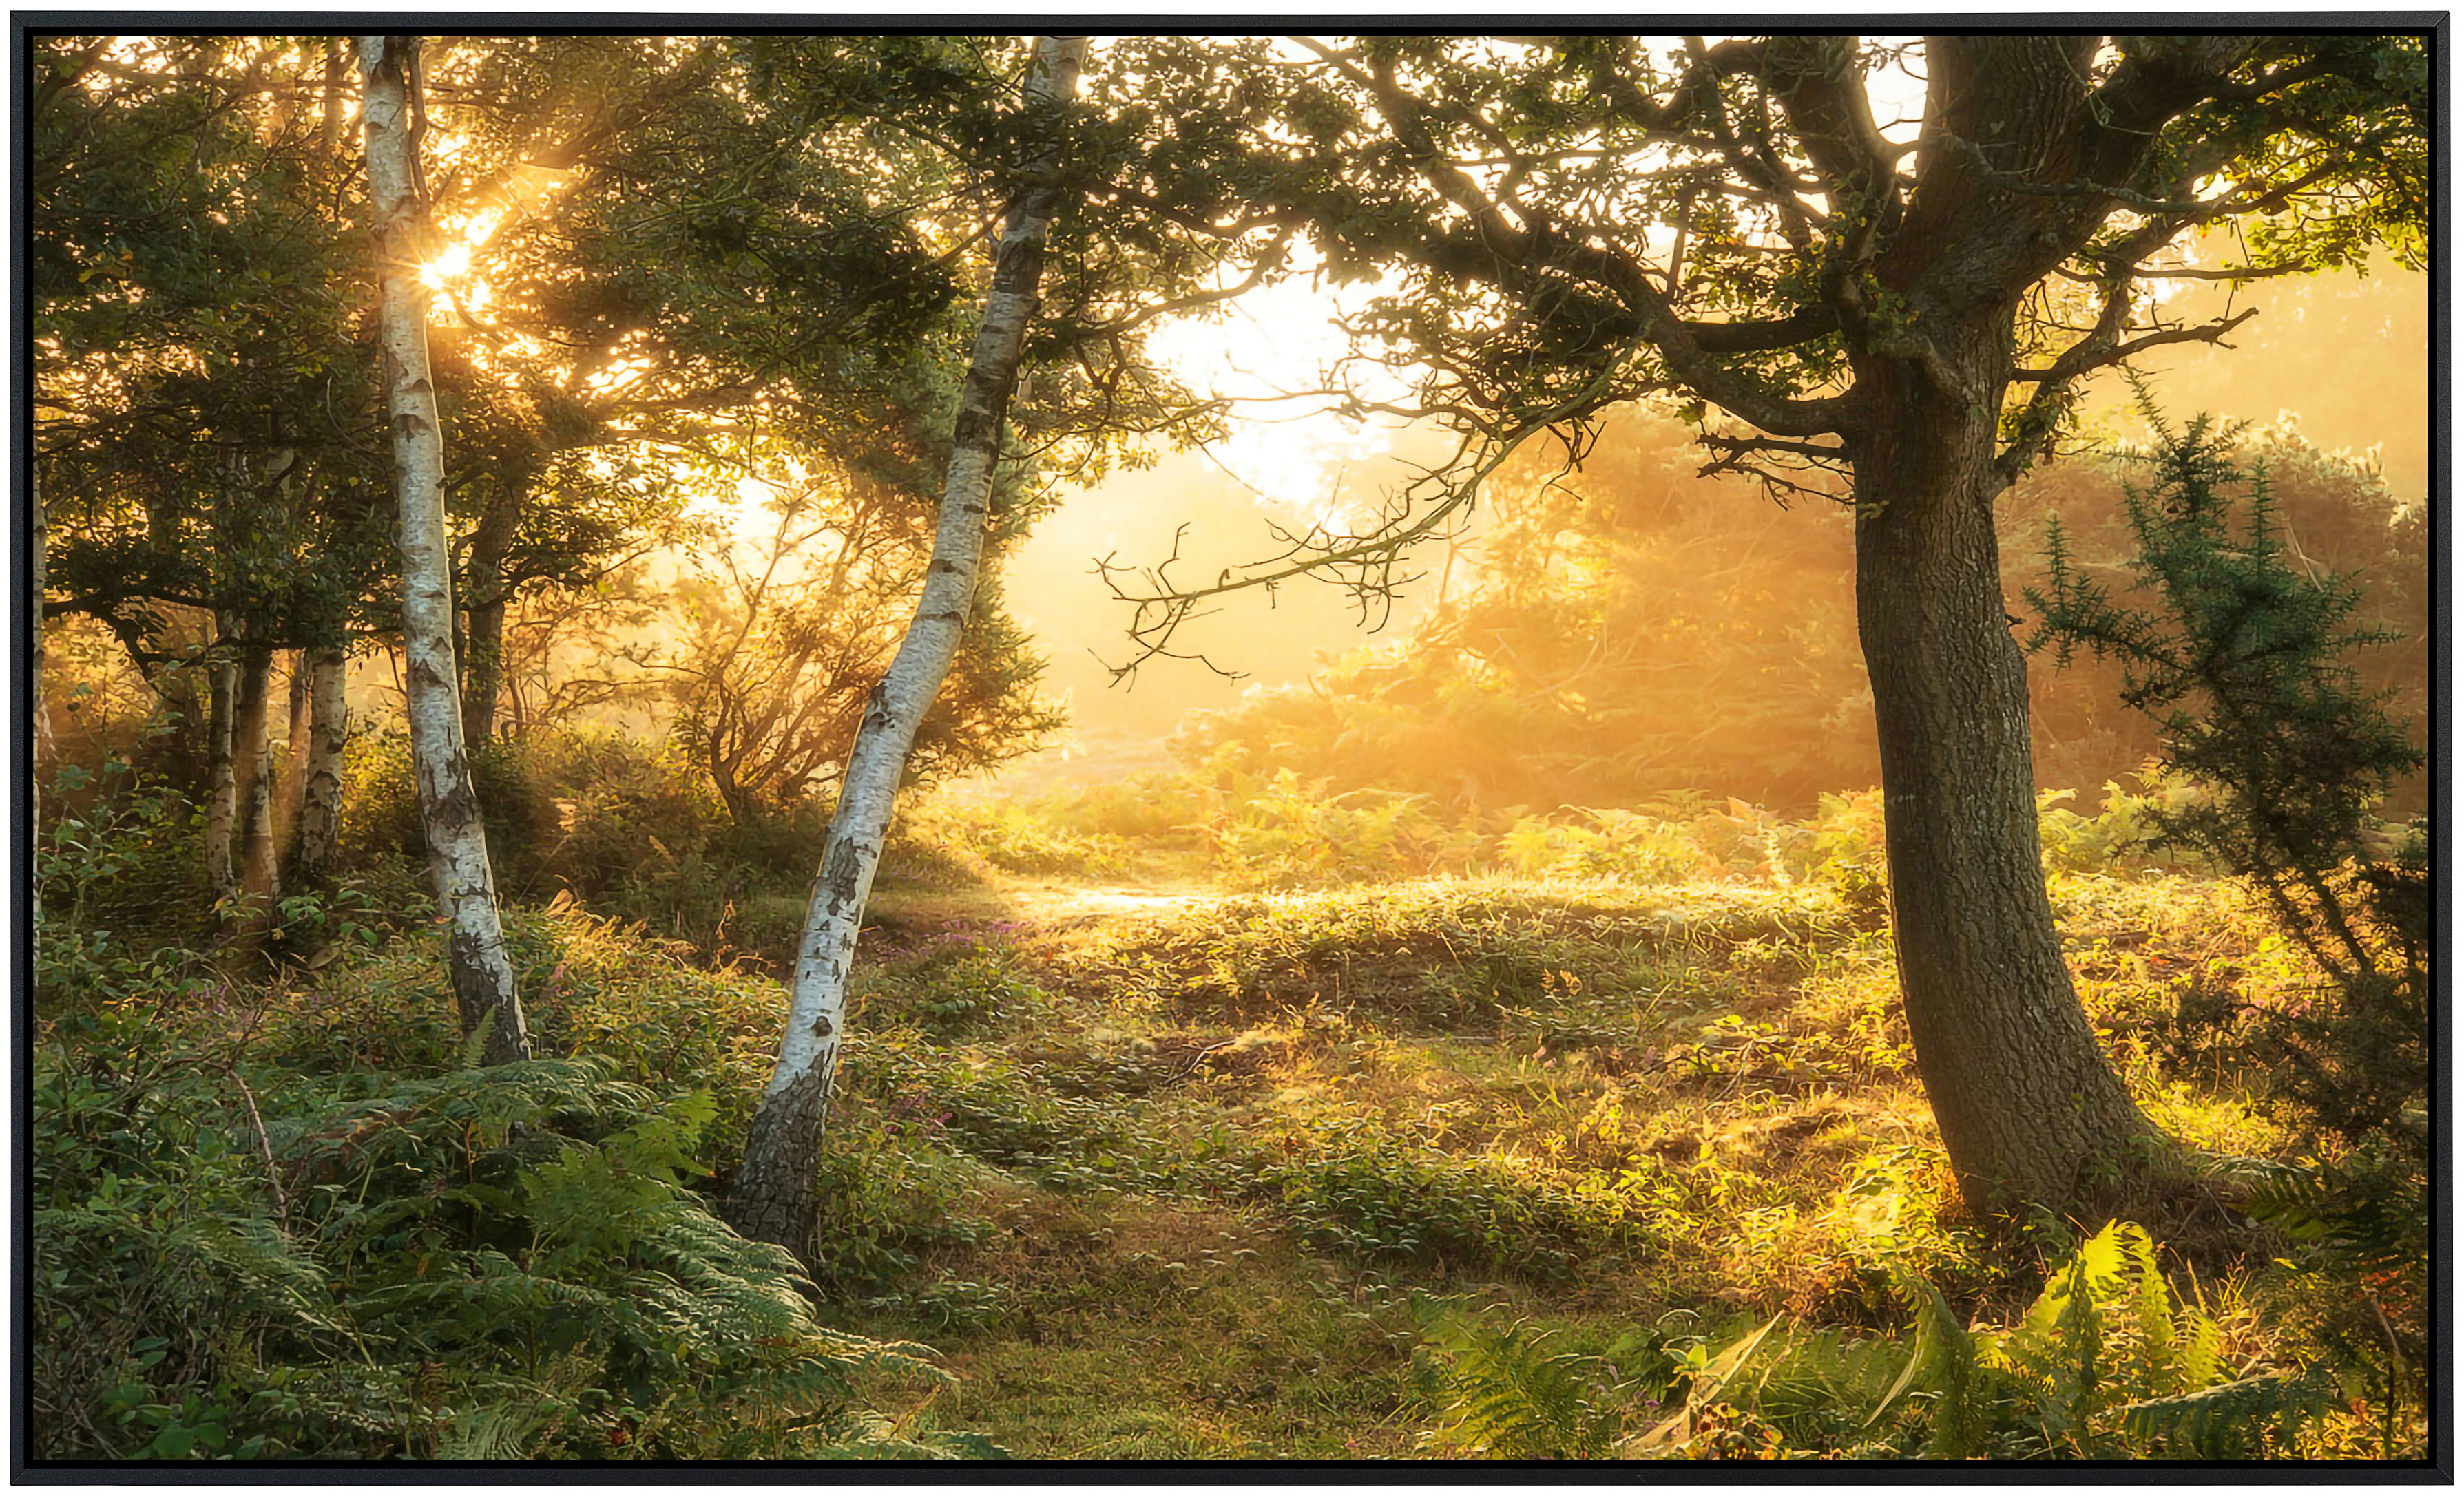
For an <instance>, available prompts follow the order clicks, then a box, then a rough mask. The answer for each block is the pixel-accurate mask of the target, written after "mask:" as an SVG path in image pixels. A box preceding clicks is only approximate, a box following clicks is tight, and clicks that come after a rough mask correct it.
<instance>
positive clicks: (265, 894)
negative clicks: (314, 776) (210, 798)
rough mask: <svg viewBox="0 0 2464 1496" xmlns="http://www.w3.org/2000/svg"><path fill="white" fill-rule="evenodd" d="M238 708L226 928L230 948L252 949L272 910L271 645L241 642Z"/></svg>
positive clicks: (234, 718) (234, 732)
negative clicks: (232, 886)
mask: <svg viewBox="0 0 2464 1496" xmlns="http://www.w3.org/2000/svg"><path fill="white" fill-rule="evenodd" d="M238 699H239V709H238V711H237V712H235V713H234V714H233V715H232V719H231V778H232V781H233V786H232V805H233V810H234V814H233V817H232V825H231V844H232V848H233V861H234V863H235V865H236V866H235V869H234V873H235V876H236V877H237V879H238V885H239V889H238V891H239V898H240V903H239V907H238V909H237V910H236V911H235V918H234V920H233V923H232V926H231V930H230V931H229V935H230V945H231V949H232V950H233V952H234V954H245V953H247V952H249V951H252V950H253V949H254V947H255V945H256V943H257V941H258V940H259V939H260V938H261V937H262V936H263V935H264V934H265V931H266V928H267V924H268V921H269V920H270V919H271V917H272V915H273V912H274V647H273V646H271V645H263V644H248V645H242V646H241V647H240V664H239V698H238Z"/></svg>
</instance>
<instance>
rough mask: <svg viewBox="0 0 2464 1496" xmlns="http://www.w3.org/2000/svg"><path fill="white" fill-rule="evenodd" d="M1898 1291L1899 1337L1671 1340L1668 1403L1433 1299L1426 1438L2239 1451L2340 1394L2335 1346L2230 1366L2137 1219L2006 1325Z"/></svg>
mask: <svg viewBox="0 0 2464 1496" xmlns="http://www.w3.org/2000/svg"><path fill="white" fill-rule="evenodd" d="M1903 1293H1904V1294H1905V1296H1906V1298H1907V1299H1908V1301H1909V1303H1910V1304H1911V1307H1912V1308H1913V1309H1914V1310H1915V1316H1916V1317H1915V1323H1914V1325H1913V1326H1912V1328H1911V1331H1910V1335H1909V1338H1908V1340H1907V1341H1906V1343H1905V1344H1904V1346H1903V1347H1895V1346H1892V1345H1891V1344H1889V1343H1888V1342H1880V1341H1862V1342H1855V1341H1850V1340H1848V1339H1846V1338H1844V1337H1843V1336H1842V1335H1841V1334H1840V1333H1839V1332H1837V1331H1823V1332H1819V1333H1812V1334H1808V1333H1803V1332H1789V1333H1782V1334H1777V1335H1775V1334H1774V1331H1777V1329H1778V1326H1779V1321H1777V1320H1773V1321H1771V1322H1769V1323H1766V1324H1764V1325H1762V1326H1761V1327H1760V1328H1758V1329H1756V1330H1754V1331H1751V1332H1749V1333H1748V1334H1745V1335H1743V1336H1740V1337H1738V1338H1737V1339H1735V1340H1732V1341H1730V1342H1729V1343H1728V1344H1727V1345H1726V1346H1725V1347H1722V1348H1720V1349H1718V1350H1717V1351H1716V1352H1715V1351H1714V1350H1713V1349H1712V1348H1711V1347H1710V1346H1709V1345H1708V1344H1706V1343H1704V1342H1701V1341H1699V1340H1697V1341H1694V1342H1692V1343H1690V1344H1686V1345H1683V1346H1679V1347H1672V1348H1669V1349H1667V1350H1663V1351H1662V1352H1661V1355H1662V1357H1663V1358H1664V1359H1665V1360H1666V1362H1667V1363H1668V1367H1669V1370H1671V1371H1673V1372H1675V1373H1677V1374H1678V1375H1679V1376H1680V1378H1681V1380H1682V1381H1683V1385H1684V1387H1685V1391H1684V1394H1683V1398H1682V1401H1681V1402H1680V1404H1679V1407H1678V1410H1677V1412H1676V1413H1674V1414H1673V1415H1670V1416H1667V1417H1664V1418H1662V1417H1660V1416H1659V1415H1658V1413H1656V1412H1653V1411H1652V1410H1650V1409H1649V1408H1648V1404H1647V1398H1648V1397H1649V1395H1650V1393H1651V1392H1652V1391H1653V1390H1654V1388H1655V1387H1657V1386H1660V1385H1663V1383H1661V1382H1660V1381H1659V1379H1657V1378H1653V1377H1647V1376H1639V1375H1622V1376H1621V1375H1617V1369H1616V1368H1615V1367H1614V1366H1613V1365H1612V1364H1611V1363H1609V1362H1608V1361H1606V1360H1604V1359H1603V1358H1600V1357H1596V1356H1582V1355H1575V1354H1571V1353H1557V1354H1544V1353H1542V1350H1541V1339H1542V1338H1543V1337H1537V1336H1529V1335H1527V1334H1526V1333H1525V1332H1524V1330H1523V1328H1522V1327H1519V1326H1514V1327H1507V1328H1504V1329H1500V1328H1496V1327H1494V1326H1490V1325H1487V1324H1484V1323H1482V1322H1480V1321H1476V1320H1472V1319H1468V1318H1465V1317H1463V1316H1460V1315H1454V1314H1448V1313H1443V1312H1430V1313H1424V1315H1423V1318H1422V1330H1423V1337H1424V1339H1423V1347H1422V1354H1423V1355H1424V1357H1426V1358H1427V1359H1429V1360H1430V1361H1433V1362H1435V1363H1437V1366H1436V1369H1435V1371H1434V1373H1433V1374H1430V1375H1424V1377H1423V1386H1424V1388H1425V1389H1426V1390H1427V1391H1428V1392H1429V1394H1430V1395H1431V1397H1432V1400H1433V1401H1434V1402H1435V1403H1436V1404H1437V1405H1438V1409H1439V1422H1438V1423H1437V1425H1436V1426H1435V1428H1434V1429H1433V1430H1432V1432H1431V1436H1430V1437H1431V1438H1432V1439H1434V1440H1436V1441H1442V1442H1447V1443H1452V1444H1455V1445H1458V1446H1460V1447H1463V1448H1465V1449H1466V1450H1467V1451H1468V1452H1473V1453H1486V1454H1489V1455H1492V1456H1497V1457H1504V1458H1518V1457H1522V1458H1528V1457H1534V1456H1537V1457H1561V1458H1562V1457H1570V1456H1572V1457H1582V1456H1591V1457H1598V1456H1600V1455H1603V1454H1606V1453H1608V1452H1611V1451H1615V1452H1617V1453H1620V1454H1626V1455H1642V1456H1655V1455H1690V1456H1696V1457H1700V1456H1704V1455H1727V1456H1734V1455H1739V1454H1748V1455H1756V1456H1761V1457H1765V1458H1777V1457H1785V1456H1789V1455H1794V1454H1804V1453H1813V1452H1826V1453H1847V1454H1851V1455H1857V1456H1862V1457H1865V1458H1907V1457H1910V1456H1924V1457H1926V1458H1934V1459H1966V1458H1972V1457H1977V1456H1986V1457H1992V1458H2002V1459H2044V1458H2097V1459H2119V1458H2129V1459H2149V1458H2156V1459H2163V1458H2182V1459H2211V1460H2212V1459H2236V1458H2249V1457H2252V1456H2255V1455H2261V1454H2277V1455H2281V1454H2288V1453H2293V1452H2295V1450H2296V1449H2297V1448H2298V1444H2297V1441H2298V1439H2299V1437H2300V1435H2301V1433H2302V1431H2303V1430H2304V1428H2305V1427H2307V1426H2308V1425H2309V1424H2310V1423H2311V1422H2313V1421H2315V1420H2316V1419H2319V1418H2320V1417H2321V1415H2322V1414H2324V1413H2325V1412H2326V1411H2327V1410H2328V1409H2329V1408H2330V1407H2331V1406H2333V1405H2334V1404H2335V1402H2336V1400H2337V1398H2336V1391H2335V1389H2336V1380H2335V1378H2334V1376H2333V1375H2331V1374H2330V1373H2329V1372H2328V1370H2327V1369H2326V1367H2325V1366H2324V1365H2323V1364H2320V1365H2313V1366H2310V1367H2308V1368H2305V1369H2302V1370H2299V1371H2295V1372H2287V1371H2281V1370H2274V1369H2263V1370H2254V1369H2247V1368H2246V1369H2244V1370H2243V1371H2242V1372H2241V1373H2240V1374H2238V1375H2236V1374H2235V1372H2233V1370H2232V1369H2231V1368H2230V1367H2229V1366H2228V1364H2227V1362H2226V1360H2225V1358H2224V1356H2223V1354H2222V1353H2221V1347H2222V1331H2221V1329H2220V1327H2219V1325H2218V1323H2217V1321H2216V1320H2215V1319H2214V1318H2213V1317H2212V1316H2211V1315H2210V1314H2209V1313H2208V1312H2207V1311H2206V1310H2205V1309H2202V1308H2200V1307H2199V1306H2197V1305H2195V1304H2187V1303H2183V1302H2181V1301H2180V1300H2179V1299H2178V1298H2177V1297H2176V1295H2175V1294H2174V1293H2173V1291H2172V1289H2171V1288H2170V1287H2169V1286H2168V1285H2167V1282H2166V1280H2165V1276H2164V1274H2163V1272H2162V1271H2161V1270H2160V1269H2159V1267H2158V1265H2157V1261H2156V1249H2155V1246H2154V1244H2153V1243H2151V1242H2150V1241H2149V1240H2148V1238H2147V1235H2146V1233H2145V1232H2144V1231H2142V1230H2141V1229H2140V1228H2139V1227H2137V1226H2134V1225H2130V1224H2128V1223H2126V1222H2120V1221H2117V1222H2115V1223H2113V1224H2111V1225H2109V1226H2107V1227H2106V1228H2105V1229H2103V1230H2102V1231H2100V1232H2098V1233H2097V1234H2096V1235H2095V1236H2093V1237H2091V1238H2089V1239H2088V1240H2087V1241H2086V1242H2085V1243H2081V1244H2080V1245H2079V1248H2078V1249H2077V1250H2076V1251H2075V1252H2074V1253H2072V1254H2071V1255H2070V1256H2069V1257H2068V1258H2067V1259H2066V1260H2065V1261H2063V1262H2062V1263H2061V1264H2060V1265H2058V1266H2057V1267H2056V1268H2055V1269H2054V1272H2053V1274H2052V1277H2051V1279H2050V1281H2049V1282H2048V1283H2047V1284H2046V1286H2045V1288H2044V1291H2043V1292H2042V1293H2041V1294H2039V1295H2038V1296H2037V1298H2036V1300H2035V1303H2034V1304H2033V1305H2031V1306H2030V1307H2029V1309H2027V1311H2026V1312H2025V1313H2024V1314H2023V1315H2022V1316H2020V1318H2019V1319H2018V1321H2017V1322H2016V1323H2014V1324H2013V1325H2012V1326H2010V1327H2009V1328H2008V1329H2005V1330H1998V1331H1996V1330H1986V1329H1973V1330H1972V1329H1969V1327H1968V1326H1967V1325H1965V1324H1964V1323H1963V1322H1962V1321H1961V1320H1960V1318H1959V1317H1958V1315H1957V1314H1956V1313H1954V1312H1953V1311H1952V1309H1951V1308H1950V1306H1949V1304H1948V1303H1947V1301H1946V1300H1945V1299H1944V1298H1943V1296H1942V1293H1941V1291H1940V1290H1939V1289H1937V1288H1935V1287H1933V1286H1932V1285H1931V1284H1929V1283H1927V1282H1925V1280H1924V1279H1923V1278H1920V1277H1915V1276H1913V1275H1911V1276H1909V1277H1907V1278H1905V1279H1904V1280H1903ZM1895 1369H1896V1373H1897V1375H1893V1374H1894V1370H1895Z"/></svg>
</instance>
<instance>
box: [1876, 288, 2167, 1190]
mask: <svg viewBox="0 0 2464 1496" xmlns="http://www.w3.org/2000/svg"><path fill="white" fill-rule="evenodd" d="M2002 325H2003V326H2005V327H2007V326H2008V325H2009V323H2008V319H2007V318H2006V319H2003V321H2002ZM1977 341H1978V343H1979V344H1980V350H1981V351H1980V353H1979V355H1978V357H1976V358H1974V359H1971V360H1964V361H1963V362H1964V363H1967V364H1968V366H1969V368H1971V369H1973V370H1974V372H1975V375H1976V377H1977V385H1976V387H1980V388H1992V389H1997V390H1998V389H1999V387H2000V376H2001V370H2002V369H2004V368H2007V367H2008V354H2007V351H2003V350H2005V349H2007V343H2003V344H1999V345H1998V346H1997V341H1996V339H1995V338H1994V337H1993V335H1992V334H1991V332H1988V333H1987V334H1985V335H1983V336H1982V337H1980V338H1979V339H1978V340H1977ZM1884 377H1887V376H1884V375H1882V374H1880V373H1878V372H1876V371H1871V370H1868V371H1863V372H1860V376H1859V388H1860V390H1863V389H1865V388H1866V387H1867V386H1866V385H1865V381H1866V380H1868V379H1879V378H1884ZM1900 377H1903V378H1905V379H1907V380H1908V382H1909V386H1910V388H1911V389H1912V390H1913V391H1914V393H1913V394H1912V396H1911V398H1908V399H1904V400H1901V399H1896V398H1885V399H1882V400H1879V401H1877V402H1876V405H1875V406H1874V407H1869V408H1876V409H1884V410H1890V409H1897V410H1901V411H1905V412H1908V413H1907V414H1906V415H1904V416H1903V417H1899V418H1895V419H1889V420H1888V421H1887V424H1886V425H1884V426H1883V427H1882V428H1881V429H1875V430H1869V431H1867V432H1864V433H1862V434H1861V435H1860V437H1859V440H1858V442H1857V445H1856V446H1855V448H1854V449H1853V450H1854V451H1855V457H1854V461H1855V472H1856V498H1857V509H1858V515H1859V518H1858V522H1857V622H1858V632H1859V637H1860V640H1861V642H1862V644H1863V646H1864V651H1865V667H1866V671H1867V673H1868V675H1869V676H1870V678H1871V680H1872V684H1873V692H1874V716H1875V722H1876V727H1877V730H1878V733H1879V736H1880V739H1881V760H1882V794H1883V828H1884V831H1883V835H1884V842H1885V846H1886V847H1887V850H1888V856H1889V862H1890V874H1891V906H1892V916H1893V917H1892V926H1893V930H1894V933H1895V935H1896V936H1897V940H1898V950H1899V964H1900V985H1901V991H1902V994H1903V1000H1904V1001H1905V1003H1906V1009H1907V1016H1908V1031H1909V1036H1910V1038H1911V1040H1912V1041H1913V1044H1914V1046H1915V1049H1916V1058H1917V1068H1918V1071H1919V1073H1920V1074H1921V1075H1922V1076H1923V1077H1924V1080H1925V1094H1926V1096H1927V1098H1928V1099H1929V1100H1930V1101H1931V1102H1932V1104H1933V1111H1934V1116H1935V1119H1936V1120H1937V1122H1938V1123H1939V1124H1940V1126H1941V1129H1942V1139H1943V1145H1944V1148H1945V1150H1946V1151H1947V1153H1948V1154H1949V1156H1950V1163H1951V1168H1952V1170H1953V1172H1954V1173H1955V1174H1956V1175H1957V1177H1958V1178H1959V1183H1960V1192H1961V1195H1962V1197H1963V1198H1964V1199H1967V1200H1968V1201H1969V1203H1970V1205H1971V1206H1976V1207H1979V1208H1983V1209H1987V1210H1998V1209H2007V1208H2010V1207H2012V1206H2013V1205H2015V1204H2016V1203H2018V1202H2020V1201H2023V1200H2045V1201H2062V1200H2070V1199H2079V1198H2080V1195H2081V1192H2082V1189H2083V1188H2085V1189H2086V1190H2087V1192H2088V1193H2093V1188H2092V1187H2093V1185H2094V1184H2095V1183H2096V1182H2097V1181H2098V1179H2099V1178H2100V1177H2105V1178H2107V1179H2111V1178H2118V1177H2120V1176H2122V1175H2124V1174H2128V1173H2131V1172H2134V1171H2135V1169H2136V1168H2137V1167H2138V1166H2139V1165H2141V1164H2144V1163H2145V1161H2146V1153H2147V1149H2148V1147H2149V1145H2150V1144H2151V1143H2152V1142H2153V1141H2154V1140H2155V1136H2156V1134H2155V1133H2154V1130H2153V1129H2152V1128H2151V1127H2150V1126H2149V1124H2148V1123H2147V1121H2146V1119H2145V1117H2144V1116H2143V1115H2142V1114H2141V1112H2140V1111H2139V1109H2138V1107H2137V1105H2136V1104H2134V1103H2133V1102H2132V1101H2131V1099H2130V1096H2129V1093H2128V1092H2127V1091H2126V1090H2124V1089H2123V1086H2122V1083H2121V1081H2120V1080H2119V1079H2118V1078H2117V1077H2116V1076H2115V1074H2114V1071H2113V1067H2112V1066H2111V1065H2110V1064H2109V1063H2108V1061H2107V1060H2106V1058H2105V1055H2104V1053H2103V1051H2102V1050H2101V1047H2100V1046H2099V1045H2098V1044H2097V1040H2096V1035H2095V1033H2094V1031H2093V1030H2092V1029H2091V1028H2090V1027H2089V1025H2088V1022H2087V1018H2086V1015H2085V1014H2084V1013H2083V1012H2082V1011H2081V1009H2080V1007H2079V998H2078V996H2077V995H2076V993H2075V992H2074V991H2073V989H2072V986H2071V978H2070V971H2069V968H2068V967H2067V966H2065V965H2064V963H2063V960H2062V950H2061V938H2060V935H2059V934H2058V932H2057V929H2056V926H2055V923H2054V913H2053V906H2052V903H2051V901H2050V900H2049V899H2048V898H2047V896H2046V892H2045V877H2044V870H2043V866H2042V862H2041V857H2040V853H2039V847H2038V833H2037V826H2036V798H2035V766H2034V763H2033V761H2032V759H2031V755H2030V748H2029V742H2028V679H2027V671H2026V668H2025V663H2024V661H2023V660H2022V658H2021V655H2020V651H2019V647H2018V645H2017V643H2016V642H2015V641H2013V639H2012V637H2011V625H2010V619H2009V616H2008V614H2007V613H2006V612H2005V610H2004V607H2003V593H2002V581H2001V570H2000V560H1999V555H1998V552H1997V551H1996V548H1995V545H1994V532H1993V508H1992V506H1993V500H1994V497H1995V495H1998V494H1999V493H2000V492H2001V491H2002V489H2003V487H2004V486H2005V480H2004V479H2003V478H2002V477H2001V476H2000V474H1999V473H1997V472H1996V471H1995V468H1994V464H1993V457H1994V441H1995V434H1996V433H1995V423H1994V420H1993V416H1992V413H1991V412H1992V411H1993V409H1994V408H1995V403H1994V402H1992V401H1990V400H1989V401H1986V402H1983V403H1982V406H1981V410H1980V408H1979V407H1977V406H1974V405H1971V404H1970V403H1969V402H1966V401H1961V400H1957V399H1953V398H1949V397H1945V396H1940V395H1934V396H1932V397H1930V398H1929V397H1928V396H1927V395H1926V394H1925V392H1924V391H1923V390H1922V389H1919V388H1917V384H1916V376H1915V375H1914V374H1913V372H1912V371H1908V370H1906V369H1904V368H1903V369H1902V371H1901V375H1900ZM2108 1171H2110V1173H2109V1174H2108Z"/></svg>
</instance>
